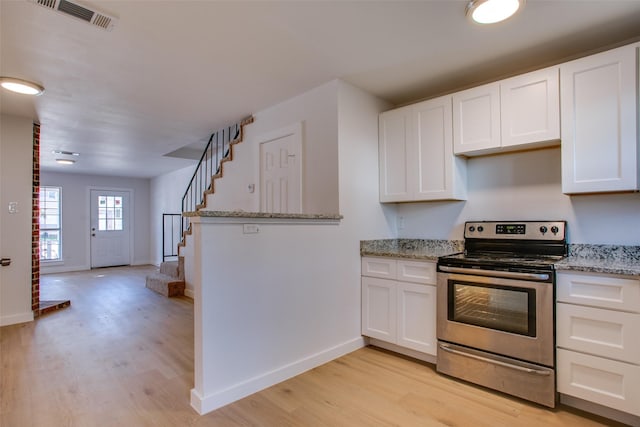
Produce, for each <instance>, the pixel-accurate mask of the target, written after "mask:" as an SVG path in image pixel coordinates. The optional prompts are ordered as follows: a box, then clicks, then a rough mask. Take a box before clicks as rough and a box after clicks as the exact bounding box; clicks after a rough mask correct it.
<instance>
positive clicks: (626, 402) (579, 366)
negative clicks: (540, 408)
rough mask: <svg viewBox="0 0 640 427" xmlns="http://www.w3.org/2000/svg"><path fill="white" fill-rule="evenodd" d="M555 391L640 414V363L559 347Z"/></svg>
mask: <svg viewBox="0 0 640 427" xmlns="http://www.w3.org/2000/svg"><path fill="white" fill-rule="evenodd" d="M557 359H558V363H557V365H558V366H557V370H558V372H557V378H558V392H560V393H564V394H567V395H569V396H574V397H578V398H580V399H584V400H587V401H589V402H594V403H597V404H599V405H603V406H607V407H609V408H613V409H617V410H619V411H622V412H626V413H629V414H633V415H640V407H639V406H638V405H639V403H640V366H636V365H632V364H630V363H624V362H618V361H615V360H610V359H605V358H603V357H597V356H591V355H589V354H584V353H579V352H575V351H570V350H563V349H558V353H557Z"/></svg>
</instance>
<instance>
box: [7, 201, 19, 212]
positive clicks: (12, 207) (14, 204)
mask: <svg viewBox="0 0 640 427" xmlns="http://www.w3.org/2000/svg"><path fill="white" fill-rule="evenodd" d="M9 213H10V214H14V213H18V202H9Z"/></svg>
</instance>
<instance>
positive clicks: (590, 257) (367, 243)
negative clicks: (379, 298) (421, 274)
mask: <svg viewBox="0 0 640 427" xmlns="http://www.w3.org/2000/svg"><path fill="white" fill-rule="evenodd" d="M463 250H464V242H463V241H462V240H421V239H382V240H363V241H361V242H360V255H361V256H378V257H389V258H409V259H422V260H430V261H437V260H438V257H441V256H445V255H450V254H454V253H457V252H462V251H463ZM555 268H556V270H560V271H582V272H587V273H604V274H619V275H625V276H640V246H621V245H591V244H570V245H569V255H568V256H567V257H566V258H565V259H563V260H562V261H559V262H557V263H556V264H555Z"/></svg>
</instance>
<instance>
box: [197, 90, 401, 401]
mask: <svg viewBox="0 0 640 427" xmlns="http://www.w3.org/2000/svg"><path fill="white" fill-rule="evenodd" d="M325 87H331V88H332V89H331V90H332V91H333V93H334V98H333V107H332V108H331V109H332V110H333V111H335V112H336V114H335V116H334V122H333V123H327V127H326V128H327V129H334V133H333V135H331V136H330V137H329V136H327V138H326V139H318V140H314V143H315V144H322V145H326V144H333V145H335V147H336V149H337V152H338V153H339V157H337V158H336V159H335V164H333V165H326V164H323V167H326V170H327V171H328V173H329V174H330V175H333V174H335V173H336V171H337V172H339V173H338V174H336V177H339V194H338V193H337V192H336V193H335V194H332V195H330V198H335V199H336V200H337V199H339V201H340V213H341V214H343V215H344V219H343V220H342V221H340V223H339V224H317V225H311V224H278V223H273V222H271V223H269V222H267V223H260V233H258V234H243V233H242V224H241V223H232V224H225V223H220V220H215V219H202V223H198V222H196V223H195V225H194V235H192V236H190V238H192V239H193V244H194V251H193V253H194V258H195V262H194V276H193V277H194V279H193V280H194V282H195V285H196V286H195V292H196V295H195V300H194V304H195V323H196V326H195V348H196V355H195V359H196V360H195V387H194V389H193V390H192V405H193V406H194V407H195V408H196V409H198V410H199V411H200V412H201V413H204V412H208V411H211V410H213V409H215V408H217V407H219V406H221V405H224V404H226V403H228V402H230V401H233V400H235V399H238V398H240V397H243V396H245V395H247V394H250V393H252V392H255V391H257V390H259V389H261V388H264V387H267V386H269V385H271V384H274V383H276V382H279V381H281V380H283V379H286V378H288V377H291V376H293V375H296V374H298V373H300V372H302V371H304V370H307V369H310V368H312V367H314V366H317V365H319V364H321V363H324V362H326V361H328V360H331V359H333V358H335V357H338V356H340V355H342V354H344V353H347V352H349V351H352V350H354V349H355V348H358V347H360V346H361V345H363V340H362V337H361V334H360V267H359V266H360V255H359V242H360V240H362V239H368V238H389V237H392V236H393V233H394V232H393V230H392V225H393V222H392V221H390V220H389V214H390V211H392V210H393V208H388V207H384V206H381V205H380V204H379V203H378V192H377V183H378V178H377V176H378V157H377V155H378V148H377V147H378V142H377V141H378V113H379V112H380V111H382V110H384V109H385V108H388V106H387V105H386V104H384V103H382V102H381V101H379V100H377V99H376V98H374V97H372V96H371V95H368V94H366V93H364V92H362V91H360V90H358V89H356V88H353V87H351V86H349V85H347V84H345V83H342V82H338V81H335V82H332V83H331V85H329V86H325ZM316 96H317V92H314V91H312V92H310V93H306V94H303V95H301V96H299V97H296V98H295V100H292V101H290V102H286V103H283V104H280V107H279V108H278V107H277V106H276V107H273V108H272V109H270V110H269V113H270V117H273V118H274V122H269V121H267V120H266V119H264V117H266V116H265V115H261V114H260V113H259V114H257V115H256V117H263V122H262V123H261V126H262V128H263V129H273V128H277V127H279V126H283V125H286V124H289V123H291V122H292V121H295V120H303V121H305V122H307V121H312V120H313V117H301V116H300V115H299V111H300V110H306V111H313V110H314V105H316V104H314V103H315V102H318V105H319V106H323V107H326V105H327V99H326V98H323V99H321V100H318V98H317V97H316ZM318 105H316V106H318ZM288 115H290V116H288ZM307 148H308V149H309V150H314V149H315V148H314V147H309V146H307ZM234 162H235V160H234ZM232 208H233V207H232ZM336 208H337V204H334V207H333V209H336ZM216 221H218V223H216ZM248 222H253V221H251V220H249V221H248Z"/></svg>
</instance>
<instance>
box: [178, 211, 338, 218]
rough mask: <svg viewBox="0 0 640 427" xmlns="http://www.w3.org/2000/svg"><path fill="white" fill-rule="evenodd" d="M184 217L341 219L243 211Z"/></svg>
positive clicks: (335, 216)
mask: <svg viewBox="0 0 640 427" xmlns="http://www.w3.org/2000/svg"><path fill="white" fill-rule="evenodd" d="M182 216H185V217H190V218H193V217H202V218H248V219H252V218H256V219H269V218H273V219H313V220H323V219H326V220H330V221H338V220H341V219H342V218H343V217H342V215H340V214H291V213H286V214H283V213H269V212H245V211H205V210H200V211H195V212H183V213H182Z"/></svg>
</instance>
